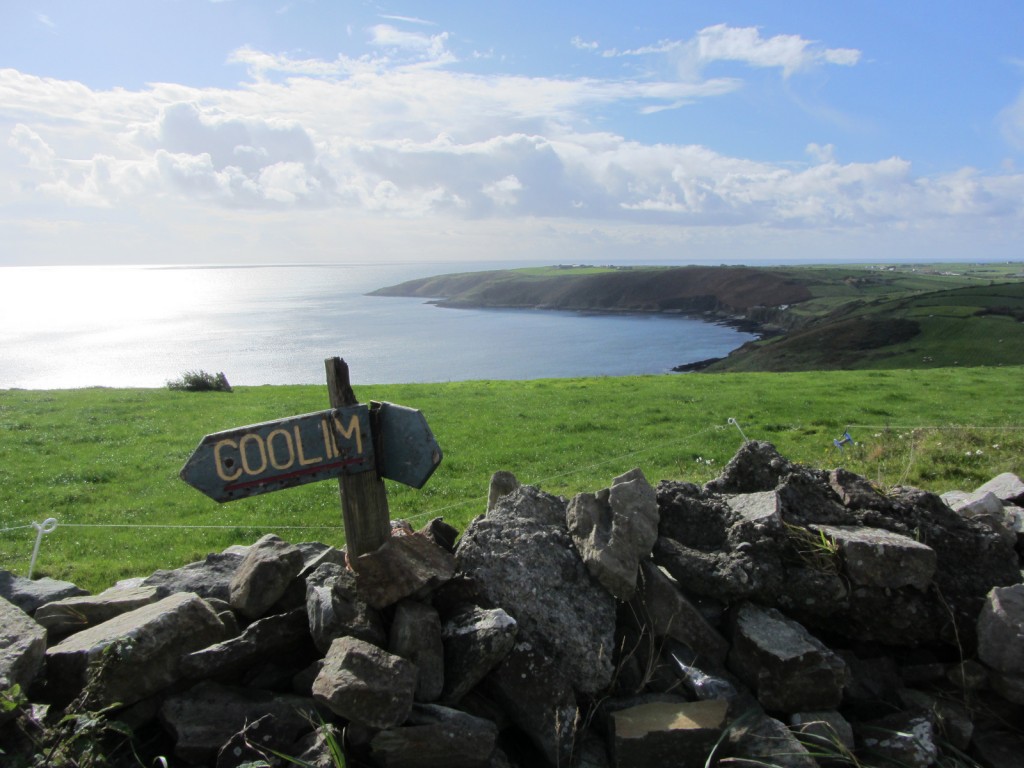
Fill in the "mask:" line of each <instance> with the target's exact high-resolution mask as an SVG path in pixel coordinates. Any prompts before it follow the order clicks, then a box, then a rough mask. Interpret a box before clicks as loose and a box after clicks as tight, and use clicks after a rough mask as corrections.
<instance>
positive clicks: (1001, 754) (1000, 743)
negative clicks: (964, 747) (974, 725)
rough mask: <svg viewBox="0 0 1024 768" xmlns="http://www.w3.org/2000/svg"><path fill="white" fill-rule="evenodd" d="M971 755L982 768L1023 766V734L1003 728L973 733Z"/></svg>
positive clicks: (1016, 767)
mask: <svg viewBox="0 0 1024 768" xmlns="http://www.w3.org/2000/svg"><path fill="white" fill-rule="evenodd" d="M971 756H972V757H974V758H975V759H976V760H977V761H978V764H979V765H981V766H982V768H1024V735H1022V734H1021V733H1019V732H1016V733H1014V732H1013V731H1003V730H1000V731H997V730H991V731H981V732H979V733H975V734H974V738H973V739H971Z"/></svg>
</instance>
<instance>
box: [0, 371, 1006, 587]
mask: <svg viewBox="0 0 1024 768" xmlns="http://www.w3.org/2000/svg"><path fill="white" fill-rule="evenodd" d="M1022 374H1024V368H1001V369H999V368H970V369H968V368H943V369H936V370H930V371H859V372H828V373H800V374H764V373H754V374H721V375H716V376H687V375H680V376H650V377H624V378H589V379H558V380H537V381H508V382H491V381H478V382H458V383H451V384H421V385H401V386H399V385H389V386H373V387H359V388H357V390H356V394H357V396H358V397H359V398H360V399H361V400H364V401H366V400H370V399H376V400H389V401H392V402H396V403H401V404H404V405H408V406H411V407H415V408H419V409H421V410H422V411H423V412H424V414H425V415H426V417H427V419H428V420H429V422H430V425H431V427H432V428H433V430H434V432H435V434H436V436H437V439H438V441H439V443H440V444H441V446H442V448H443V450H444V453H445V458H444V461H443V463H442V464H441V466H440V468H439V469H438V470H437V472H436V473H435V474H434V476H433V477H432V478H431V480H430V481H429V482H428V483H427V485H426V486H425V487H424V488H423V489H422V490H420V491H416V490H413V489H410V488H406V487H404V486H400V485H397V484H393V483H390V482H389V483H388V492H389V499H390V504H391V513H392V517H405V518H411V519H413V521H414V524H415V525H417V526H418V525H420V524H422V523H423V522H425V521H426V520H428V519H430V518H431V517H434V516H443V517H444V518H445V519H447V520H448V521H449V522H452V523H453V524H455V525H456V526H457V527H459V528H460V529H461V528H463V527H464V526H465V525H466V524H467V523H468V522H469V521H470V520H471V519H472V518H473V517H474V516H476V515H478V514H480V513H481V512H482V511H483V510H484V506H485V500H486V495H487V484H488V479H489V477H490V475H491V473H492V472H494V471H495V470H498V469H508V470H511V471H513V472H515V473H516V474H517V475H518V476H519V478H520V479H521V480H522V481H523V482H526V483H531V484H535V485H539V486H540V487H542V488H543V489H545V490H547V491H550V492H553V493H558V494H564V495H571V494H574V493H576V492H579V491H584V490H585V491H595V490H597V489H599V488H601V487H604V486H607V484H608V483H609V481H610V480H611V479H612V478H613V477H614V476H616V475H618V474H621V473H622V472H625V471H627V470H629V469H631V468H633V467H640V468H641V469H643V471H644V472H645V473H646V475H647V477H648V479H650V480H651V481H652V482H656V481H657V480H660V479H664V478H675V479H684V480H689V481H693V482H704V481H706V480H708V479H710V478H712V477H714V476H715V475H716V474H717V473H718V471H719V470H720V468H721V466H722V465H723V464H724V463H725V462H726V461H728V459H729V458H730V457H731V456H732V455H733V454H734V453H735V451H736V449H737V448H738V447H739V445H740V444H741V440H742V438H741V436H740V433H739V431H738V430H737V428H736V427H735V426H732V425H730V424H729V423H728V420H729V419H730V418H734V419H736V421H737V422H738V424H739V426H740V427H741V428H742V430H743V432H744V433H745V434H746V436H747V437H749V438H751V439H764V440H770V441H772V442H774V443H775V444H776V445H777V446H778V448H779V449H780V451H782V452H783V453H784V454H785V455H787V456H789V457H790V458H793V459H794V460H797V461H801V462H804V463H807V464H812V465H816V466H824V467H832V466H836V465H839V464H842V465H844V466H846V467H848V468H849V469H851V470H853V471H855V472H859V473H860V474H863V475H866V476H868V477H869V478H871V479H872V480H874V481H876V482H878V483H880V484H881V485H883V486H884V485H894V484H899V483H910V484H914V485H918V486H922V487H925V488H929V489H933V490H936V491H945V490H949V489H952V488H956V487H960V488H966V489H973V488H974V487H976V486H977V485H979V484H980V483H981V482H983V481H984V480H987V479H988V478H989V477H991V476H993V475H995V474H998V473H1000V472H1004V471H1012V472H1016V473H1018V474H1022V473H1024V464H1022V458H1021V457H1022V456H1024V416H1022V414H1024V387H1021V386H1020V378H1021V375H1022ZM326 407H327V398H326V391H325V387H318V386H295V387H243V388H239V389H238V390H237V391H236V392H235V393H233V394H223V393H187V392H171V391H168V390H118V389H83V390H65V391H50V392H43V391H17V390H5V391H0V529H3V530H0V568H4V569H8V570H13V571H15V572H16V573H19V574H25V573H26V572H27V570H28V566H29V560H30V557H31V553H32V544H33V541H34V538H35V534H34V531H33V530H32V528H31V527H30V526H31V523H32V522H42V521H43V520H44V519H45V518H48V517H55V518H56V519H57V520H58V523H59V527H58V528H57V530H56V531H55V532H53V533H51V534H49V535H48V536H47V537H45V538H44V540H43V542H42V546H41V550H40V556H39V562H38V565H37V569H36V575H41V574H44V575H50V576H54V577H57V578H65V579H70V580H73V581H76V582H79V583H81V584H82V585H83V586H86V587H87V588H89V589H92V590H96V589H101V588H103V587H105V586H107V585H109V584H110V583H112V582H113V581H114V580H116V579H119V578H125V577H129V576H138V575H146V574H148V573H150V572H152V571H153V570H155V569H157V568H170V567H176V566H179V565H182V564H184V563H187V562H190V561H192V560H196V559H200V558H202V557H204V556H205V555H206V554H207V553H208V552H212V551H219V550H221V549H223V548H224V547H226V546H228V545H230V544H233V543H249V542H251V541H253V540H255V538H256V537H258V536H259V535H261V534H263V533H268V532H276V533H278V534H279V535H281V536H282V537H284V538H286V539H288V540H291V541H308V540H320V541H325V542H328V543H333V544H341V543H343V541H344V533H343V531H342V530H341V529H340V511H339V505H338V491H337V485H336V483H334V482H333V481H327V482H321V483H314V484H311V485H307V486H303V487H301V488H296V489H292V490H286V491H280V492H277V493H272V494H267V495H264V496H259V497H254V498H250V499H245V500H240V501H235V502H231V503H229V504H225V505H218V504H216V503H215V502H213V501H210V500H209V499H207V498H206V497H205V496H203V495H201V494H200V493H199V492H197V491H195V490H193V489H192V488H190V487H188V486H187V485H186V484H185V483H184V482H182V481H181V480H179V479H178V477H177V473H178V471H179V469H180V468H181V466H182V464H183V463H184V461H185V459H186V458H187V457H188V455H189V454H190V453H191V452H192V450H193V449H194V448H195V447H196V445H197V444H198V442H199V440H200V439H201V438H202V436H203V435H205V434H207V433H211V432H216V431H220V430H224V429H228V428H231V427H236V426H241V425H244V424H252V423H256V422H260V421H267V420H272V419H279V418H282V417H285V416H290V415H295V414H300V413H307V412H310V411H317V410H322V409H324V408H326ZM847 428H849V430H850V434H851V435H852V436H853V437H854V439H855V440H856V441H857V443H858V445H856V446H853V447H849V448H847V449H845V450H844V451H843V452H840V451H839V450H838V449H836V448H835V446H834V445H833V442H832V441H833V439H835V438H838V437H840V436H841V435H842V434H843V432H844V431H845V430H846V429H847Z"/></svg>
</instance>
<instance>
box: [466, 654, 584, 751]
mask: <svg viewBox="0 0 1024 768" xmlns="http://www.w3.org/2000/svg"><path fill="white" fill-rule="evenodd" d="M482 686H483V687H484V689H485V690H486V692H487V693H488V694H489V695H490V696H491V698H493V699H494V700H495V701H496V702H497V703H498V704H499V705H500V706H501V708H502V710H503V711H504V712H505V714H506V715H507V716H508V717H509V719H510V720H511V721H512V722H513V723H515V724H516V725H517V726H519V728H520V730H522V731H523V733H525V734H526V736H527V737H528V738H529V739H530V741H531V742H532V743H533V745H534V746H535V747H536V748H537V749H538V750H540V752H541V754H542V755H543V756H544V758H545V759H546V760H547V761H548V763H549V764H551V765H569V764H570V763H571V760H572V756H573V752H574V745H575V738H576V733H577V730H578V728H579V725H580V710H579V707H578V706H577V702H576V695H575V693H574V691H573V686H572V680H571V679H570V677H569V675H568V674H566V671H565V669H564V667H562V666H559V665H558V663H557V662H555V661H554V660H553V659H552V658H551V656H550V654H547V653H544V652H542V651H541V650H540V649H539V648H537V647H536V646H534V645H532V644H531V643H529V642H516V643H515V645H513V647H512V650H511V651H509V653H508V655H506V656H505V658H504V660H503V661H502V662H501V664H499V665H498V666H497V667H495V668H494V669H493V670H492V671H491V673H490V674H489V675H488V676H487V677H486V678H485V679H484V682H483V683H482Z"/></svg>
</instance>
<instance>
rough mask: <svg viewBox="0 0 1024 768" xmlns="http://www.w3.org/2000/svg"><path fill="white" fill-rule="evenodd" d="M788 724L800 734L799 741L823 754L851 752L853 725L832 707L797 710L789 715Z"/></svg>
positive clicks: (854, 744)
mask: <svg viewBox="0 0 1024 768" xmlns="http://www.w3.org/2000/svg"><path fill="white" fill-rule="evenodd" d="M789 724H790V726H792V728H793V730H794V732H796V733H798V734H800V737H801V741H803V742H804V743H809V744H813V745H815V746H816V747H818V749H819V750H820V751H821V752H822V753H825V754H834V753H835V752H838V751H841V750H844V749H845V750H849V751H850V752H851V753H852V752H853V749H854V747H855V746H856V743H855V741H854V735H853V726H852V725H850V723H849V721H848V720H847V719H846V718H845V717H843V716H842V715H841V714H840V713H839V712H838V711H836V710H834V709H827V710H818V711H817V712H797V713H795V714H793V715H791V716H790V718H789Z"/></svg>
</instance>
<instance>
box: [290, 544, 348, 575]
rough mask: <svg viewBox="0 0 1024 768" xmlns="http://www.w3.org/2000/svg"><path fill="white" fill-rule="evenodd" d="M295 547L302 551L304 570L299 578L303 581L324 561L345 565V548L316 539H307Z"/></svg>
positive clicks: (300, 572)
mask: <svg viewBox="0 0 1024 768" xmlns="http://www.w3.org/2000/svg"><path fill="white" fill-rule="evenodd" d="M295 547H296V548H297V549H298V550H299V551H300V552H301V553H302V570H300V571H299V574H298V576H297V577H296V578H297V579H298V580H300V581H303V580H305V579H306V578H308V577H309V575H310V574H311V573H313V571H315V570H316V569H317V568H319V567H320V566H321V565H323V564H324V563H334V564H335V565H340V566H342V567H344V566H345V550H344V549H338V548H337V547H332V546H330V545H328V544H321V543H320V542H316V541H307V542H302V543H299V544H296V545H295Z"/></svg>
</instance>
